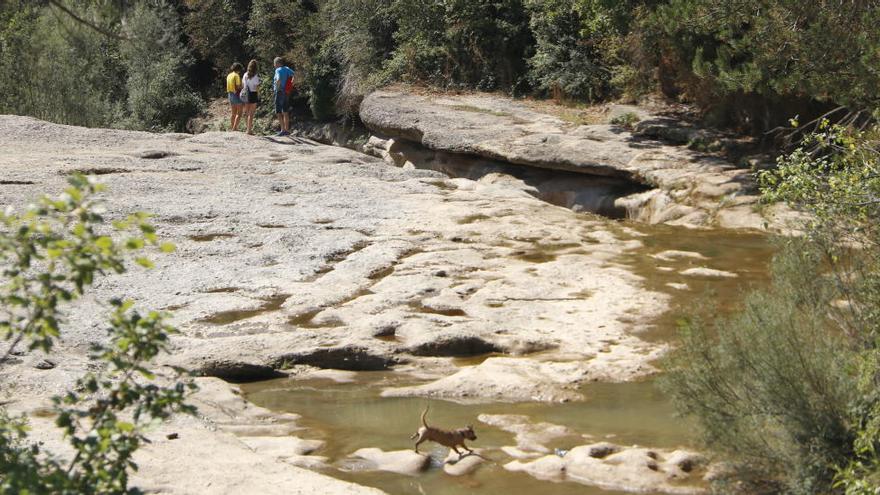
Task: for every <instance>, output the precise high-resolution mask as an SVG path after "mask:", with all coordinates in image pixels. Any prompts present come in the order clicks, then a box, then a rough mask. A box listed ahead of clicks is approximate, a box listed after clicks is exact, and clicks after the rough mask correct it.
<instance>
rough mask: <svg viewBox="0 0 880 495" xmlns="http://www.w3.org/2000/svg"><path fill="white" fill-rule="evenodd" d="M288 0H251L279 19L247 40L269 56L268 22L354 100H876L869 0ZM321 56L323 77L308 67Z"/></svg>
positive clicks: (729, 103)
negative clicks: (478, 92) (489, 93)
mask: <svg viewBox="0 0 880 495" xmlns="http://www.w3.org/2000/svg"><path fill="white" fill-rule="evenodd" d="M276 4H277V5H276ZM282 4H283V3H282ZM282 4H279V3H278V2H276V1H275V0H260V1H254V2H253V7H252V15H253V16H257V17H259V18H260V19H264V21H261V22H265V19H275V20H276V21H277V22H276V23H275V24H273V28H272V29H268V30H260V29H254V28H253V22H252V24H251V25H252V28H251V36H250V38H249V43H250V44H251V46H253V47H255V49H257V51H258V53H260V54H261V55H266V53H265V52H266V50H262V49H259V48H258V47H259V45H260V43H261V41H260V40H265V39H269V38H267V36H270V35H269V34H268V33H271V32H274V33H275V35H274V36H273V37H271V39H272V43H281V44H276V45H275V46H274V47H273V53H296V54H297V56H296V58H295V59H296V61H297V63H298V64H299V65H300V66H301V67H302V68H303V69H305V72H307V73H309V74H310V75H309V76H307V78H308V81H306V86H307V87H309V88H310V87H318V86H321V87H322V88H325V89H326V88H327V87H335V88H336V89H337V90H339V91H340V94H342V95H343V96H344V98H343V100H344V101H345V104H344V105H342V106H343V107H345V108H346V109H350V107H351V102H352V101H355V102H356V101H357V95H359V94H363V93H364V92H367V91H369V90H370V89H371V88H373V87H376V86H378V85H381V84H385V83H387V82H391V81H405V82H412V83H421V84H430V85H435V86H439V87H443V88H474V89H483V90H502V91H507V92H512V93H514V94H525V93H531V94H542V95H550V96H553V97H556V98H558V99H566V100H588V101H596V100H602V99H607V98H613V97H616V96H619V95H622V94H630V95H638V94H640V93H642V92H645V91H653V90H654V89H661V90H662V91H663V92H665V93H666V94H667V95H669V96H672V97H676V98H681V99H684V100H687V101H693V102H696V103H698V104H699V105H700V106H701V108H703V109H704V110H705V111H706V115H707V116H708V117H710V118H711V120H712V121H713V122H714V123H718V124H738V125H740V126H742V127H743V128H744V129H746V130H751V131H756V132H758V131H765V130H768V129H770V128H772V127H774V126H776V125H779V124H780V123H784V122H785V121H786V120H787V119H788V118H790V117H791V116H793V115H795V114H801V115H803V116H811V115H817V114H819V113H820V112H822V111H825V110H828V109H829V108H831V106H832V105H844V106H848V107H851V108H858V109H861V108H866V107H871V106H874V105H876V104H877V103H878V96H877V95H878V92H877V91H876V89H875V88H877V87H878V83H880V81H878V77H880V76H878V74H877V71H876V70H874V67H876V66H877V65H878V62H880V61H878V60H877V58H878V57H880V50H878V47H880V34H877V33H876V31H875V30H873V29H872V26H873V25H875V24H876V21H877V20H878V16H880V7H878V6H877V5H876V4H875V3H874V2H857V3H856V4H853V5H852V6H850V7H847V8H845V9H844V8H840V7H839V5H837V4H835V3H833V2H828V1H822V2H806V3H805V2H796V1H793V0H787V1H784V2H766V1H763V0H738V1H736V2H721V3H718V2H712V1H709V0H628V1H611V0H575V1H560V0H546V1H545V0H542V1H538V0H468V1H464V0H357V1H352V2H343V1H340V0H315V1H313V2H300V3H287V4H285V5H287V6H286V7H285V6H283V5H282ZM305 4H308V7H309V8H305V7H304V5H305ZM267 5H274V7H272V9H268V10H267ZM281 19H283V21H281ZM290 33H293V36H292V37H290V38H285V35H286V34H290ZM315 40H319V41H317V43H316V41H315ZM285 43H287V45H284V44H285ZM330 60H332V62H333V63H328V61H330ZM313 64H314V65H315V66H316V67H317V68H319V69H320V71H321V72H323V73H324V74H325V76H317V75H315V74H311V73H310V71H309V70H308V69H309V68H310V67H311V66H312V65H313ZM330 66H333V67H334V68H335V70H327V68H328V67H330ZM319 93H321V94H322V95H323V96H322V98H325V97H326V91H324V90H322V91H319Z"/></svg>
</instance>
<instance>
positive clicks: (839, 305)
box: [667, 122, 880, 494]
mask: <svg viewBox="0 0 880 495" xmlns="http://www.w3.org/2000/svg"><path fill="white" fill-rule="evenodd" d="M878 137H880V131H878V129H876V128H875V129H870V130H867V131H858V130H853V129H847V128H844V127H841V126H834V125H830V124H828V123H827V122H823V123H821V124H820V129H819V131H818V132H817V133H814V134H811V135H809V136H808V137H807V138H806V139H805V140H804V142H803V143H802V145H801V146H800V147H799V148H798V149H797V150H795V151H794V152H793V153H791V154H790V155H789V156H787V157H785V158H783V159H781V160H780V163H779V168H778V169H776V170H773V171H768V172H765V173H764V174H763V175H762V185H763V188H764V191H765V193H766V194H767V196H768V198H769V199H773V200H785V201H788V202H789V203H790V204H792V205H793V206H795V207H797V208H800V209H804V210H806V211H808V212H809V213H810V219H811V220H810V223H809V224H807V225H805V226H804V229H805V231H806V235H805V236H804V237H803V238H800V239H789V240H786V241H785V242H784V248H783V250H782V251H781V253H780V254H779V255H778V256H777V257H776V260H775V267H774V272H773V275H774V276H773V285H772V287H771V288H770V289H768V290H766V291H760V292H757V293H753V294H751V295H750V296H748V297H747V298H746V300H745V307H744V309H743V311H742V312H741V313H740V314H738V315H736V316H734V317H732V318H729V319H726V320H715V321H711V320H710V321H701V320H699V319H697V320H695V321H693V322H691V323H690V324H689V325H687V327H686V332H685V334H684V340H683V343H682V346H681V348H680V349H679V350H678V351H677V353H676V354H675V357H674V359H673V360H672V361H671V365H672V366H671V373H670V374H669V376H668V380H667V381H668V384H669V386H670V390H671V391H672V392H673V394H674V396H675V398H676V399H677V401H678V403H679V405H680V406H681V409H682V411H683V412H685V413H687V414H691V415H694V416H695V417H696V418H697V419H698V420H699V422H700V424H701V426H702V431H703V432H704V434H705V439H706V440H707V442H708V444H709V445H710V446H711V447H714V448H715V449H717V450H719V451H721V452H724V453H725V454H727V455H728V456H730V458H731V459H733V460H734V461H737V463H738V464H737V468H738V472H737V475H738V476H737V478H738V479H739V480H742V479H746V480H753V481H755V482H759V483H760V485H753V486H751V488H749V489H747V490H746V491H747V492H749V491H760V490H761V489H767V490H769V491H773V492H778V491H782V492H786V493H803V494H812V493H834V492H846V493H848V494H868V493H877V490H878V489H880V463H878V461H880V457H878V451H877V447H878V446H880V395H878V390H880V387H878V385H880V359H878V357H880V249H878V248H880V227H878V226H877V224H876V219H877V218H878V215H880V154H878V151H880V139H878ZM767 480H773V483H769V482H767Z"/></svg>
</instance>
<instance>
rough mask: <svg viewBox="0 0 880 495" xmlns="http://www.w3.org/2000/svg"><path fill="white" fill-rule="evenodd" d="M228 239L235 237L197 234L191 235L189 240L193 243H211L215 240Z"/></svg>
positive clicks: (230, 235)
mask: <svg viewBox="0 0 880 495" xmlns="http://www.w3.org/2000/svg"><path fill="white" fill-rule="evenodd" d="M230 237H235V235H233V234H198V235H191V236H189V239H190V240H192V241H195V242H211V241H215V240H217V239H228V238H230Z"/></svg>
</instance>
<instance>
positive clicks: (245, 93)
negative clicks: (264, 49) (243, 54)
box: [226, 57, 294, 136]
mask: <svg viewBox="0 0 880 495" xmlns="http://www.w3.org/2000/svg"><path fill="white" fill-rule="evenodd" d="M273 63H274V65H275V76H274V77H273V78H272V95H273V99H274V105H275V114H276V115H277V116H278V122H279V123H280V124H281V130H280V131H279V132H278V135H279V136H287V135H289V134H290V115H289V113H288V110H289V109H288V103H289V101H290V95H291V93H293V76H294V72H293V69H291V68H290V67H288V66H287V65H285V63H284V60H283V59H282V58H281V57H275V60H274V62H273ZM260 83H261V81H260V76H259V75H258V74H257V61H256V60H251V61H250V62H248V66H247V71H246V72H244V68H243V67H242V66H241V64H240V63H238V62H236V63H234V64H232V67H230V69H229V74H228V75H227V76H226V92H227V94H228V97H229V106H230V107H231V108H232V117H231V124H232V127H231V129H232V130H233V131H237V130H238V126H239V125H240V124H241V118H242V116H245V118H246V119H247V133H248V134H253V133H254V114H255V113H256V111H257V104H258V103H260V94H259V90H260Z"/></svg>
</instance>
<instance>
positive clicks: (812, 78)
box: [638, 0, 880, 131]
mask: <svg viewBox="0 0 880 495" xmlns="http://www.w3.org/2000/svg"><path fill="white" fill-rule="evenodd" d="M878 19H880V7H878V5H877V4H876V3H874V2H858V3H855V4H853V5H851V6H847V7H846V8H842V7H841V6H840V4H839V3H836V2H832V1H827V0H821V1H817V2H800V1H797V0H784V1H778V2H764V1H759V0H740V1H736V2H715V1H711V0H669V1H665V2H659V3H658V4H657V6H656V7H655V8H654V9H651V10H643V15H641V16H640V21H639V27H638V31H639V35H640V37H641V38H643V39H644V40H645V41H644V42H643V43H642V45H643V48H644V50H646V51H648V52H650V55H646V54H645V53H642V54H641V55H640V56H641V57H642V63H643V64H644V69H645V70H648V71H653V70H655V68H656V69H658V70H659V74H658V76H659V78H660V82H661V84H662V85H663V88H664V90H665V91H666V92H667V93H668V94H671V95H683V96H685V97H687V98H690V99H692V100H694V101H696V102H697V103H699V104H700V105H701V106H702V107H703V108H705V109H707V110H712V109H713V108H714V109H716V113H719V114H720V115H723V116H724V117H726V118H728V119H731V118H733V119H736V120H738V121H739V122H740V123H743V124H745V125H747V126H749V127H751V128H752V129H754V130H758V131H764V130H767V129H770V128H772V127H774V126H777V125H779V124H781V123H784V121H785V120H786V119H788V118H789V117H790V116H791V115H793V114H796V113H801V114H802V115H804V114H806V113H807V112H806V111H805V110H809V111H810V112H819V111H820V110H821V109H823V108H824V109H826V110H827V106H825V105H821V104H817V103H816V102H824V103H825V104H828V105H844V106H847V107H850V108H855V109H862V108H874V107H876V106H877V104H878V103H880V96H878V92H877V91H876V88H877V86H878V83H880V75H878V73H877V71H876V70H875V69H874V68H875V67H876V66H877V64H878V62H880V60H878V57H880V51H878V50H877V48H878V47H880V34H878V33H877V31H876V29H874V28H873V26H875V25H876V23H877V21H878ZM719 120H720V119H719Z"/></svg>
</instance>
